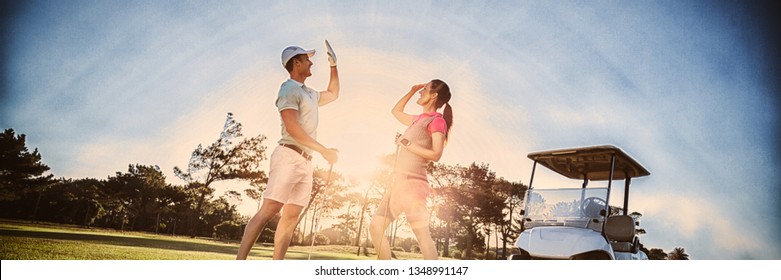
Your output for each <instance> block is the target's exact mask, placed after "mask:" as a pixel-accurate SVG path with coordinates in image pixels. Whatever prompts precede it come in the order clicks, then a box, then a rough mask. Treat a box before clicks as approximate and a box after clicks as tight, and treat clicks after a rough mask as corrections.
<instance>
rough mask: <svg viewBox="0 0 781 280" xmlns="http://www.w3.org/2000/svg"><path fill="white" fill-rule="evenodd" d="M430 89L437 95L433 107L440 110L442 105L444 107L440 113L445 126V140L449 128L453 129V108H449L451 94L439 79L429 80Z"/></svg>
mask: <svg viewBox="0 0 781 280" xmlns="http://www.w3.org/2000/svg"><path fill="white" fill-rule="evenodd" d="M431 88H432V89H433V91H434V92H436V93H437V103H436V104H434V106H435V107H437V109H438V108H441V107H442V106H443V105H444V106H445V110H444V111H443V112H442V118H444V119H445V124H446V125H447V131H446V132H445V138H447V137H448V135H450V128H452V127H453V108H452V107H450V103H449V102H450V97H451V96H452V94H451V93H450V87H449V86H448V85H447V84H446V83H445V82H443V81H442V80H439V79H434V80H431Z"/></svg>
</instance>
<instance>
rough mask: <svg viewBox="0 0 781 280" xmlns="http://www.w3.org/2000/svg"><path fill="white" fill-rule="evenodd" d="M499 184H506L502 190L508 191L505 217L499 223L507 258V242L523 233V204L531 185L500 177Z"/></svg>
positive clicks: (503, 251) (503, 248)
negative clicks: (521, 217)
mask: <svg viewBox="0 0 781 280" xmlns="http://www.w3.org/2000/svg"><path fill="white" fill-rule="evenodd" d="M498 184H501V185H504V186H503V187H501V188H500V190H503V191H506V192H507V194H506V196H507V200H505V205H506V206H505V208H504V212H503V214H504V219H503V220H502V222H501V223H500V224H499V226H500V229H499V230H500V233H501V235H502V236H501V238H502V259H507V257H508V256H507V243H508V242H513V241H514V240H513V238H517V237H518V235H519V234H520V233H521V221H520V216H521V215H520V212H521V210H522V209H521V206H522V205H523V198H524V197H525V196H526V190H528V189H529V187H528V186H526V185H524V184H523V183H521V182H517V183H514V182H508V181H507V180H504V179H499V182H498ZM497 247H498V246H497ZM497 255H498V253H497Z"/></svg>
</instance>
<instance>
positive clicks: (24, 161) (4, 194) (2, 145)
mask: <svg viewBox="0 0 781 280" xmlns="http://www.w3.org/2000/svg"><path fill="white" fill-rule="evenodd" d="M26 139H27V136H26V135H24V134H19V135H16V134H15V132H14V130H13V129H12V128H8V129H6V130H5V131H4V132H3V133H2V134H0V201H12V200H18V199H20V198H21V197H22V195H24V194H26V193H28V192H30V191H38V192H40V191H42V190H40V188H41V187H43V186H46V185H47V184H49V183H50V181H51V179H52V178H53V177H54V175H51V174H49V175H46V176H44V175H43V173H44V172H46V171H49V167H48V166H46V165H45V164H43V163H42V162H41V154H40V153H38V148H35V150H33V152H32V153H30V152H29V150H28V149H27V144H26V143H25V142H26Z"/></svg>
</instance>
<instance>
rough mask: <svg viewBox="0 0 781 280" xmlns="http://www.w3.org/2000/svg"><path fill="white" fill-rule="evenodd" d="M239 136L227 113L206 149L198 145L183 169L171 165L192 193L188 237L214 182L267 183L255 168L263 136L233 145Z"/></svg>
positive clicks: (262, 157) (263, 148) (238, 128)
mask: <svg viewBox="0 0 781 280" xmlns="http://www.w3.org/2000/svg"><path fill="white" fill-rule="evenodd" d="M241 136H243V135H242V133H241V124H240V123H239V122H237V121H235V120H234V119H233V113H228V117H227V119H226V120H225V125H224V126H223V130H222V133H220V138H219V139H217V141H216V142H214V143H212V144H211V145H209V146H208V147H206V148H204V147H203V146H201V145H198V147H197V148H196V149H195V151H193V153H192V156H191V157H190V162H189V164H188V166H187V171H186V172H185V171H183V170H181V169H180V168H179V167H174V174H175V175H176V177H179V178H180V179H182V180H184V181H185V182H187V183H188V184H187V186H186V188H188V191H189V193H190V194H191V195H193V201H192V203H193V204H192V208H191V214H190V237H195V231H196V228H195V227H196V222H197V220H199V219H200V218H201V217H202V216H203V214H204V213H203V208H204V205H205V204H206V203H207V202H208V201H209V200H210V199H211V198H212V197H213V194H214V189H213V188H212V187H211V185H212V184H213V183H214V182H218V181H224V180H234V179H238V180H249V181H250V182H251V183H254V184H255V185H258V184H265V183H267V182H268V177H266V173H265V172H263V171H261V170H259V166H260V162H261V161H263V160H266V154H265V152H266V146H264V145H263V141H264V140H266V136H263V135H258V136H255V137H252V138H245V139H243V140H241V141H240V142H238V143H236V144H234V143H233V141H234V139H236V138H237V137H241Z"/></svg>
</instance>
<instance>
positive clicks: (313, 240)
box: [307, 163, 334, 260]
mask: <svg viewBox="0 0 781 280" xmlns="http://www.w3.org/2000/svg"><path fill="white" fill-rule="evenodd" d="M333 170H334V164H333V163H331V164H330V166H329V167H328V176H327V177H326V179H325V187H323V199H322V201H323V202H325V201H326V199H325V197H326V196H327V195H328V187H329V186H330V185H331V172H332V171H333ZM314 247H315V233H312V244H311V245H309V257H307V260H311V259H312V250H313V249H314Z"/></svg>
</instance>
